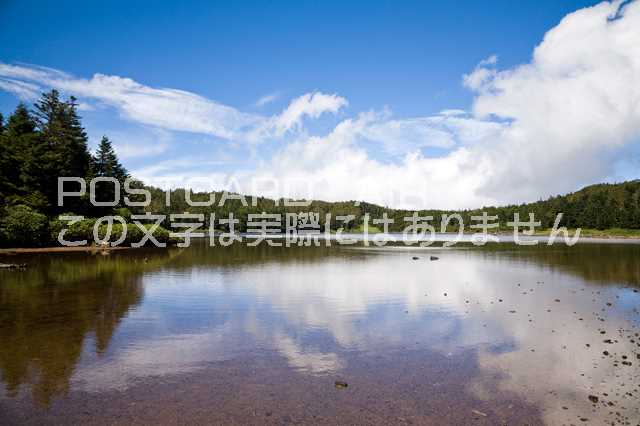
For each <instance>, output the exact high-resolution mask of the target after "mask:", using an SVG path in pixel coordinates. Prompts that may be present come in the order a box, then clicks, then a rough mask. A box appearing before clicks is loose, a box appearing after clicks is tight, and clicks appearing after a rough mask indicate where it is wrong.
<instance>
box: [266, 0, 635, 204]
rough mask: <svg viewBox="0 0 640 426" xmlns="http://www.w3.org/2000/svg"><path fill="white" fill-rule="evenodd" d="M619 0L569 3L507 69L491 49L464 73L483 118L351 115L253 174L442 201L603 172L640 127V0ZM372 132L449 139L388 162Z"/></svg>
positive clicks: (554, 187)
mask: <svg viewBox="0 0 640 426" xmlns="http://www.w3.org/2000/svg"><path fill="white" fill-rule="evenodd" d="M620 4H621V2H620V1H617V2H613V3H601V4H599V5H597V6H594V7H591V8H586V9H582V10H579V11H577V12H575V13H572V14H570V15H568V16H567V17H565V18H564V19H563V20H562V21H561V22H560V23H559V24H558V26H557V27H555V28H553V29H552V30H550V31H549V32H548V33H547V34H546V36H545V38H544V40H543V41H542V43H541V44H540V45H539V46H537V47H536V49H535V51H534V55H533V59H532V61H531V62H530V63H527V64H524V65H520V66H516V67H513V68H511V69H507V70H502V71H498V70H496V69H495V68H494V67H493V66H494V65H495V63H496V59H495V58H493V57H492V58H490V60H485V61H483V62H482V63H481V64H480V65H479V66H478V67H477V68H476V70H475V71H474V72H473V73H472V74H471V75H470V76H467V77H466V78H465V81H466V85H467V86H468V87H470V88H471V89H473V90H474V91H475V93H476V98H475V101H474V105H473V113H474V116H475V118H472V117H465V116H463V115H458V114H457V113H456V114H453V116H451V114H449V115H447V114H441V115H439V116H436V117H429V118H416V119H413V120H404V121H400V122H394V121H390V122H388V123H386V124H384V123H383V124H381V123H378V122H373V123H369V124H366V125H365V124H363V123H361V122H359V121H358V120H345V121H344V122H343V123H341V124H340V125H339V126H338V127H336V129H335V130H334V132H333V133H332V134H330V135H328V136H327V137H324V138H317V137H312V138H310V139H309V140H307V141H304V142H295V143H292V144H290V145H288V146H286V147H285V148H284V149H283V150H282V152H280V153H279V154H278V155H277V156H276V157H275V158H274V160H273V163H272V164H271V165H270V167H269V168H265V170H264V171H258V172H257V173H256V175H258V176H264V175H269V174H271V175H272V177H273V178H274V179H275V178H277V179H280V180H286V179H292V180H293V179H296V180H308V181H310V182H313V183H314V184H313V187H314V192H313V194H314V195H315V196H316V197H318V198H323V199H330V200H337V199H353V198H364V199H367V200H370V201H374V202H379V203H382V204H387V205H392V206H403V207H427V206H428V207H441V208H453V207H477V206H482V205H486V204H494V203H497V204H502V203H508V202H521V201H531V200H536V199H538V198H541V197H546V196H549V195H553V194H558V193H563V192H568V191H572V190H575V189H577V188H578V187H580V186H582V185H586V184H590V183H594V182H597V181H601V180H604V179H606V178H607V177H608V176H611V175H613V174H614V173H615V170H614V165H615V164H616V162H615V161H614V160H615V159H616V158H617V156H619V155H622V153H623V152H624V148H626V147H628V146H629V145H630V144H637V142H638V139H639V138H640V32H638V31H637V28H639V27H640V3H629V4H627V5H626V7H625V10H624V13H623V14H622V17H621V18H620V19H616V20H613V21H612V20H610V19H609V17H610V16H613V15H615V13H616V11H617V9H618V8H619V6H620ZM455 120H458V121H457V122H456V121H455ZM416 125H420V126H426V127H425V128H421V127H416ZM439 131H440V132H439ZM448 132H450V133H448ZM367 133H370V134H373V135H374V136H375V138H376V139H383V140H385V141H391V140H394V139H395V140H402V141H411V140H414V141H418V142H419V143H418V144H417V145H420V144H424V141H426V140H427V139H428V141H429V143H431V144H432V145H433V144H434V143H435V144H436V145H440V146H452V148H451V149H450V151H449V153H448V154H446V155H444V156H441V157H439V158H429V157H425V156H424V155H423V154H421V153H419V152H416V151H415V148H416V144H415V143H413V144H412V143H408V144H407V145H406V147H408V149H407V150H405V155H404V157H403V158H402V159H401V160H399V161H398V162H396V163H393V164H382V163H380V162H378V161H375V160H373V159H372V158H371V157H370V155H369V153H368V152H367V151H366V150H365V149H364V148H363V147H362V145H361V144H360V143H359V142H358V134H365V135H366V134H367ZM382 135H384V136H382ZM434 141H435V142H434ZM452 141H453V142H455V145H452ZM472 141H473V142H472ZM275 167H277V170H278V175H277V177H276V175H275V174H274V173H273V172H270V171H269V170H273V168H275ZM283 186H284V185H283ZM367 189H368V190H369V191H370V192H371V194H368V195H367V192H368V191H367ZM363 194H364V195H366V196H364V197H363V196H362V195H363Z"/></svg>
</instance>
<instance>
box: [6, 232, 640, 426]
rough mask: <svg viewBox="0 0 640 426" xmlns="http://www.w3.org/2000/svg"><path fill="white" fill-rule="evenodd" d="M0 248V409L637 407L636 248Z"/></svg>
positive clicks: (348, 411) (412, 411) (139, 412)
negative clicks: (3, 266)
mask: <svg viewBox="0 0 640 426" xmlns="http://www.w3.org/2000/svg"><path fill="white" fill-rule="evenodd" d="M431 255H433V256H437V257H438V260H435V261H431V260H430V256H431ZM413 257H418V259H415V260H414V259H413ZM0 262H4V263H8V262H11V263H22V262H25V263H28V265H29V266H28V268H27V269H26V270H11V271H7V270H3V271H0V375H1V380H0V423H2V424H14V423H39V424H40V423H61V422H66V423H78V422H94V423H110V424H112V423H122V424H124V423H132V422H133V423H136V422H137V423H148V422H160V421H162V422H190V423H191V422H199V423H203V422H206V423H224V424H233V423H288V422H292V423H298V422H306V423H331V424H335V423H336V422H339V423H350V424H353V423H358V424H364V423H367V424H370V423H390V422H393V423H414V424H438V425H443V424H455V425H460V424H491V425H493V424H504V423H506V424H510V425H511V424H530V425H533V424H554V425H555V424H558V425H560V424H584V423H586V422H588V423H589V424H605V423H611V422H622V423H623V424H624V423H625V422H629V424H638V423H639V422H640V401H639V399H638V395H639V394H640V377H639V373H640V369H639V368H638V365H640V355H639V354H640V337H638V334H637V333H638V332H640V329H639V327H638V326H639V325H640V324H639V323H640V313H639V311H638V309H639V308H640V293H638V292H637V289H638V288H640V246H638V245H629V244H625V245H618V244H606V245H605V244H579V245H577V246H574V247H564V246H553V247H547V246H540V247H516V246H514V245H512V244H506V243H503V244H492V245H489V246H487V247H484V248H478V247H456V248H453V249H438V248H429V249H422V250H419V249H415V250H412V249H407V248H396V247H385V248H376V247H368V248H364V247H330V248H327V247H302V248H269V247H267V246H265V245H261V246H259V247H244V246H241V245H235V246H233V247H230V248H211V247H207V246H206V245H205V244H203V243H197V244H196V245H195V246H193V247H191V248H188V249H177V248H173V249H167V250H162V249H153V250H151V249H149V250H146V249H145V250H131V251H120V252H113V253H111V254H110V255H106V256H102V255H100V254H97V255H91V254H84V253H73V254H70V253H65V254H61V253H57V254H46V255H44V254H42V255H30V256H11V257H7V256H4V257H0ZM609 342H610V343H609ZM605 351H606V354H605ZM629 364H630V365H629ZM336 380H339V381H344V382H346V383H348V387H346V388H338V387H336V386H334V383H335V381H336ZM589 396H596V397H597V398H598V400H597V402H595V403H594V402H592V400H593V398H592V400H590V399H589Z"/></svg>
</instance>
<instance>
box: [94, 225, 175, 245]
mask: <svg viewBox="0 0 640 426" xmlns="http://www.w3.org/2000/svg"><path fill="white" fill-rule="evenodd" d="M151 226H152V224H144V227H145V228H146V229H150V228H151ZM123 228H124V227H123V226H122V224H121V223H118V222H114V224H113V226H112V227H111V236H110V237H109V241H110V242H115V241H118V240H119V239H120V238H121V237H122V232H123ZM92 232H93V231H92ZM126 232H127V235H126V236H125V239H124V241H123V242H122V243H121V244H120V245H125V246H128V245H131V243H138V242H140V240H141V239H142V236H143V232H142V229H140V228H139V227H138V226H137V225H135V224H132V223H129V224H127V231H126ZM106 235H107V224H102V225H100V227H99V228H98V236H99V237H100V238H101V239H102V238H104V237H105V236H106ZM153 236H154V237H155V238H156V239H157V240H158V241H159V242H161V243H169V244H174V243H176V242H177V240H176V239H175V238H171V237H169V231H167V230H166V229H165V228H163V227H161V226H160V227H158V228H157V229H156V230H155V231H154V232H153ZM91 238H92V240H93V234H92V237H91ZM145 244H146V245H153V242H151V241H150V240H147V241H146V243H145Z"/></svg>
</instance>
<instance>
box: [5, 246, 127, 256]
mask: <svg viewBox="0 0 640 426" xmlns="http://www.w3.org/2000/svg"><path fill="white" fill-rule="evenodd" d="M135 248H136V247H127V246H117V247H96V246H75V247H17V248H3V249H0V254H9V255H10V254H26V253H74V252H76V253H77V252H94V253H97V252H104V251H114V250H127V249H135Z"/></svg>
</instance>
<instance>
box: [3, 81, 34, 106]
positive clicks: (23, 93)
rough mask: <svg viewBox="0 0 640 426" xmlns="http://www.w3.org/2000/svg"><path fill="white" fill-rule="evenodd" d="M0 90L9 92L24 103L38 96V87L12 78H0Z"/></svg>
mask: <svg viewBox="0 0 640 426" xmlns="http://www.w3.org/2000/svg"><path fill="white" fill-rule="evenodd" d="M0 89H2V90H6V91H7V92H11V93H13V94H14V95H16V96H17V97H18V98H19V99H21V100H24V101H32V100H34V99H36V98H37V97H38V96H39V95H40V91H39V90H38V89H39V88H38V86H36V85H34V84H29V83H25V82H23V81H19V80H14V79H12V78H0Z"/></svg>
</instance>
